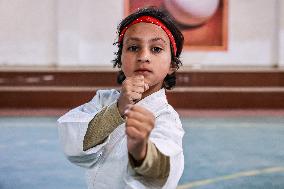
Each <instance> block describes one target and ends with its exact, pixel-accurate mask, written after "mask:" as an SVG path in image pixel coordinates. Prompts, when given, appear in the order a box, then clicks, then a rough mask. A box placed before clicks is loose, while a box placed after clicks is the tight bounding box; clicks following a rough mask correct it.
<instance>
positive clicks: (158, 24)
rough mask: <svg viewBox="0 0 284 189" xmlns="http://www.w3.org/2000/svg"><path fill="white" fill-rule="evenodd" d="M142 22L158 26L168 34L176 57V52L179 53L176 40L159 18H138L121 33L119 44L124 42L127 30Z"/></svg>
mask: <svg viewBox="0 0 284 189" xmlns="http://www.w3.org/2000/svg"><path fill="white" fill-rule="evenodd" d="M140 22H146V23H152V24H155V25H157V26H160V27H161V28H162V29H163V30H164V31H165V32H166V34H167V35H168V37H169V39H170V42H171V44H172V46H173V49H174V53H175V55H176V52H177V46H176V42H175V38H174V36H173V35H172V33H171V31H170V30H169V29H168V28H167V27H166V26H165V25H164V24H163V23H162V22H161V21H160V20H159V19H157V18H154V17H151V16H141V17H139V18H137V19H136V20H133V21H132V22H131V23H130V24H128V25H127V26H126V27H124V28H123V30H122V31H121V33H120V35H119V38H118V42H119V43H122V40H123V37H124V34H125V32H126V30H127V29H128V28H130V27H131V26H132V25H134V24H138V23H140Z"/></svg>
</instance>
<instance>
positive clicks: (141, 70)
mask: <svg viewBox="0 0 284 189" xmlns="http://www.w3.org/2000/svg"><path fill="white" fill-rule="evenodd" d="M150 72H151V71H150V70H148V69H138V70H135V73H138V74H148V73H150Z"/></svg>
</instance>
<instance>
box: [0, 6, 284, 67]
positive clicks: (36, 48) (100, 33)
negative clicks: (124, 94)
mask: <svg viewBox="0 0 284 189" xmlns="http://www.w3.org/2000/svg"><path fill="white" fill-rule="evenodd" d="M123 4H124V1H123V0H115V1H114V0H104V1H94V0H80V1H79V0H41V1H38V0H0V28H1V29H0V66H5V65H8V66H13V65H17V66H28V65H35V66H111V60H112V59H113V58H114V55H113V52H114V51H115V47H114V46H113V45H112V44H113V42H114V40H115V38H116V33H115V32H116V27H117V24H118V23H119V22H120V20H121V19H122V18H123ZM228 36H229V38H228V41H229V46H228V50H227V51H211V52H210V51H209V52H208V51H204V52H202V51H184V53H183V54H182V60H183V62H184V65H185V66H196V65H197V66H201V67H202V66H265V67H273V66H277V65H278V66H284V3H283V0H250V1H247V0H229V34H228Z"/></svg>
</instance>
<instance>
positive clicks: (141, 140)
mask: <svg viewBox="0 0 284 189" xmlns="http://www.w3.org/2000/svg"><path fill="white" fill-rule="evenodd" d="M125 116H126V118H127V119H126V123H125V127H126V135H127V149H128V152H129V153H130V154H131V155H132V157H133V158H134V159H135V160H136V161H137V162H139V161H143V160H144V158H145V156H146V153H147V142H148V138H149V135H150V133H151V131H152V129H153V128H154V125H155V116H154V115H153V113H152V112H150V111H149V110H147V109H145V108H143V107H141V106H138V105H134V106H131V107H130V108H129V109H127V110H126V112H125Z"/></svg>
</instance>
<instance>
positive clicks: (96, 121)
mask: <svg viewBox="0 0 284 189" xmlns="http://www.w3.org/2000/svg"><path fill="white" fill-rule="evenodd" d="M123 122H124V119H123V118H122V117H121V116H120V114H119V111H118V108H117V103H113V104H111V105H110V106H106V107H104V108H103V109H102V110H101V111H100V112H99V113H98V114H97V115H96V116H95V117H94V118H93V119H92V120H91V121H90V123H89V124H88V129H87V132H86V135H85V137H84V142H83V146H84V148H83V149H84V151H86V150H88V149H90V148H92V147H94V146H96V145H98V144H101V143H102V142H103V141H104V140H105V139H106V138H107V137H108V136H109V135H110V133H111V132H112V131H113V130H114V129H115V128H116V127H117V126H119V125H120V124H122V123H123Z"/></svg>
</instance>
